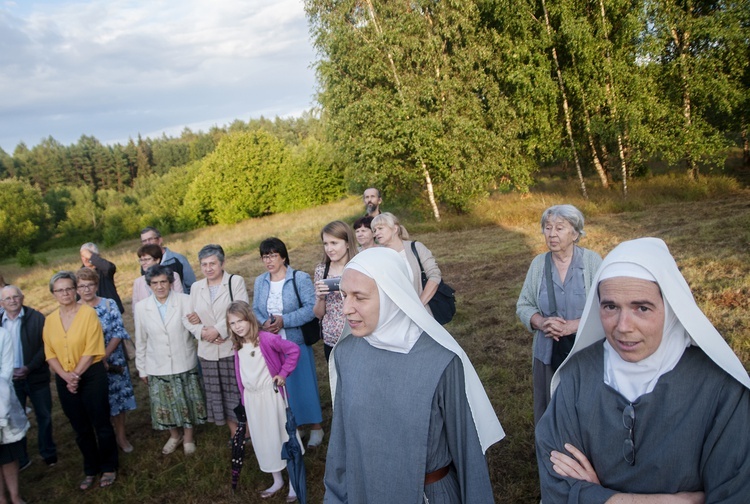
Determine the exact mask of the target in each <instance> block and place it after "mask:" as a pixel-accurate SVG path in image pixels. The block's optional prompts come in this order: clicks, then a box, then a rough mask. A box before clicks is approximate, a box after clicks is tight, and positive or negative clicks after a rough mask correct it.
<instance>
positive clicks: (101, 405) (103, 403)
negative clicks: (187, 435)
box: [42, 271, 118, 490]
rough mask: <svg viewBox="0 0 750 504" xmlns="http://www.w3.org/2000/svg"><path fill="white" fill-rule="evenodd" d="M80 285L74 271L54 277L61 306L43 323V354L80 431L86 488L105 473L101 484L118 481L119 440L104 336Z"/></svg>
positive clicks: (62, 401) (53, 285)
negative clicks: (112, 418) (113, 418)
mask: <svg viewBox="0 0 750 504" xmlns="http://www.w3.org/2000/svg"><path fill="white" fill-rule="evenodd" d="M77 285H78V283H77V280H76V276H75V274H73V273H72V272H70V271H61V272H59V273H55V274H54V275H53V276H52V278H51V279H50V281H49V290H50V292H51V293H52V295H53V296H55V300H56V301H57V302H58V304H59V306H58V308H57V309H56V310H55V311H53V312H52V313H50V314H49V315H48V316H47V319H46V320H45V322H44V331H43V336H42V337H43V339H44V355H45V357H46V359H47V363H48V364H49V367H50V368H52V370H53V371H54V372H55V382H56V384H57V393H58V396H59V398H60V405H61V406H62V409H63V412H64V413H65V416H67V417H68V420H70V424H71V426H72V427H73V430H74V431H75V433H76V443H77V444H78V448H79V449H80V450H81V454H82V455H83V470H84V473H85V475H86V476H85V478H84V479H83V481H81V484H80V485H79V488H80V489H81V490H87V489H88V488H90V487H91V485H93V484H94V479H95V478H96V476H97V475H98V474H99V473H101V479H100V480H99V486H101V487H108V486H110V485H112V483H114V482H115V477H116V471H117V464H118V459H117V440H116V438H115V431H114V429H113V428H112V424H111V423H110V418H109V381H108V380H107V370H106V369H105V367H104V363H103V362H102V360H103V359H104V355H105V348H104V333H103V332H102V325H101V323H99V317H97V315H96V311H95V310H94V309H93V308H91V307H90V306H89V305H87V304H82V303H78V302H77V301H76V287H77Z"/></svg>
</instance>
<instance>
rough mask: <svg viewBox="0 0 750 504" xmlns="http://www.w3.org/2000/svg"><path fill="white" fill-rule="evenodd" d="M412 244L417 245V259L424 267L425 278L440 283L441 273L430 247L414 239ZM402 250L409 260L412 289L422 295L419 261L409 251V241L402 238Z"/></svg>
mask: <svg viewBox="0 0 750 504" xmlns="http://www.w3.org/2000/svg"><path fill="white" fill-rule="evenodd" d="M414 244H415V245H416V247H417V253H418V254H419V260H420V261H422V267H423V268H424V273H425V275H427V280H432V281H433V282H435V283H436V284H440V280H442V278H443V275H442V273H441V272H440V268H438V265H437V262H435V258H434V257H433V256H432V252H430V249H428V248H427V247H425V246H424V243H422V242H418V241H415V242H414ZM404 251H405V252H406V260H407V261H409V266H410V267H411V272H412V278H411V280H412V284H413V285H414V289H415V290H416V291H417V295H418V296H421V295H422V290H423V289H422V273H421V271H420V270H419V263H418V262H417V258H416V257H415V256H414V253H413V252H412V251H411V241H409V240H404Z"/></svg>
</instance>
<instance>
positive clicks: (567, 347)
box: [544, 252, 576, 373]
mask: <svg viewBox="0 0 750 504" xmlns="http://www.w3.org/2000/svg"><path fill="white" fill-rule="evenodd" d="M544 281H545V282H546V283H547V299H548V302H549V311H550V315H549V316H550V317H559V316H560V315H558V313H557V301H556V300H555V284H554V282H552V253H551V252H547V255H546V256H545V257H544ZM575 341H576V335H575V333H573V334H570V335H567V336H564V337H562V338H560V339H558V340H557V341H555V340H552V361H551V362H550V364H551V366H552V372H553V373H554V372H555V371H557V368H559V367H560V364H562V363H563V361H564V360H565V359H566V357H568V354H569V353H570V351H571V350H572V349H573V343H575Z"/></svg>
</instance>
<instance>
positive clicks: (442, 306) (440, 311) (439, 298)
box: [411, 242, 456, 325]
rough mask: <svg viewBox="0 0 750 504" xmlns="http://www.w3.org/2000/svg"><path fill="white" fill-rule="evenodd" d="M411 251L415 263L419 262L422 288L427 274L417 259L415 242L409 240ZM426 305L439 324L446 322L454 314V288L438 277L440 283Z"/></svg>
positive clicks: (425, 282) (451, 318)
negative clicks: (415, 260)
mask: <svg viewBox="0 0 750 504" xmlns="http://www.w3.org/2000/svg"><path fill="white" fill-rule="evenodd" d="M411 251H412V252H413V253H414V257H416V258H417V263H419V270H420V271H421V272H422V288H423V289H424V286H425V285H426V284H427V275H426V274H425V272H424V267H422V261H421V259H419V254H418V253H417V245H416V242H411ZM427 305H428V306H429V307H430V310H431V311H432V316H433V317H435V320H437V321H438V323H439V324H440V325H445V324H447V323H448V322H450V321H451V320H453V316H454V315H455V314H456V290H455V289H454V288H453V287H451V286H450V285H448V284H447V283H445V282H444V281H443V280H442V279H440V285H438V288H437V291H436V292H435V295H434V296H432V299H430V300H429V301H428V302H427Z"/></svg>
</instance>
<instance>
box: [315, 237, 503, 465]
mask: <svg viewBox="0 0 750 504" xmlns="http://www.w3.org/2000/svg"><path fill="white" fill-rule="evenodd" d="M347 269H353V270H356V271H359V272H360V273H362V274H364V275H367V276H368V277H370V278H372V279H373V280H375V283H376V284H377V286H378V295H379V298H380V318H379V319H378V325H377V327H376V328H375V330H374V331H373V333H372V335H369V336H366V337H365V338H364V339H365V341H367V342H368V343H369V344H371V345H372V346H374V347H376V348H380V349H382V350H388V351H391V352H399V353H409V351H410V350H411V349H412V347H413V346H414V344H415V343H416V342H417V340H418V339H419V336H420V335H421V333H422V331H424V332H425V333H427V334H428V335H429V336H430V337H431V338H432V339H434V340H435V341H436V342H437V343H439V344H440V345H441V346H443V347H445V348H446V349H448V350H450V351H451V352H453V353H455V354H456V355H457V356H458V357H459V358H460V359H461V362H462V364H463V370H464V379H465V389H466V398H467V400H468V402H469V407H470V409H471V414H472V417H473V418H474V425H475V426H476V428H477V433H478V434H479V442H480V444H481V445H482V451H483V452H485V451H487V448H489V447H490V446H491V445H493V444H494V443H496V442H498V441H500V440H501V439H503V438H504V437H505V432H504V431H503V428H502V426H501V425H500V421H499V420H498V419H497V415H496V414H495V410H494V409H493V408H492V404H490V400H489V398H488V397H487V393H486V392H485V390H484V387H483V386H482V382H481V381H480V380H479V376H478V375H477V372H476V370H475V369H474V366H472V365H471V361H469V357H468V356H467V355H466V353H465V352H464V351H463V349H462V348H461V346H460V345H459V344H458V343H457V342H456V340H455V339H453V336H451V335H450V334H449V333H448V331H446V330H445V329H444V328H443V326H441V325H440V324H438V323H437V322H436V321H435V319H434V318H433V317H432V315H430V313H429V312H428V311H427V310H426V309H425V308H424V306H423V305H422V302H421V301H420V300H419V297H418V296H417V292H416V291H415V290H414V286H413V285H412V281H411V278H410V277H409V275H408V274H407V270H406V265H405V264H404V260H403V259H402V258H401V257H400V256H399V255H398V252H395V251H394V250H391V249H389V248H386V247H375V248H369V249H367V250H363V251H362V252H360V253H359V254H357V255H356V256H354V258H353V259H352V260H351V261H349V263H348V264H347V265H346V268H345V270H347ZM346 337H351V335H350V333H349V331H346V332H345V333H344V335H342V337H341V339H339V341H342V340H343V339H345V338H346ZM334 359H335V352H333V353H331V359H330V362H329V364H328V366H329V376H330V382H331V390H332V391H334V392H333V393H334V394H335V390H336V381H337V374H336V365H335V363H334Z"/></svg>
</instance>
